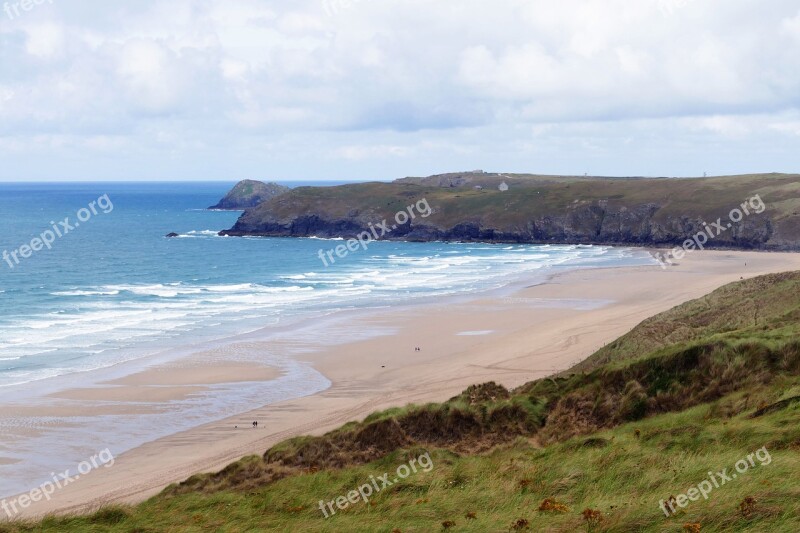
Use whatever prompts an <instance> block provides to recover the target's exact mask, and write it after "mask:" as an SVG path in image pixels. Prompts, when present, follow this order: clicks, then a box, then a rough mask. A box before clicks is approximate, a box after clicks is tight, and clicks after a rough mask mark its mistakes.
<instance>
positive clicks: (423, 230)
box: [222, 172, 800, 250]
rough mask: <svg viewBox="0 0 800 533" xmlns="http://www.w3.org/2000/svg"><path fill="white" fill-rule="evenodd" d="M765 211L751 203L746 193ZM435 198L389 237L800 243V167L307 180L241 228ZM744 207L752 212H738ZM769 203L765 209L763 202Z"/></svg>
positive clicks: (348, 219) (387, 214) (353, 214)
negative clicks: (692, 174)
mask: <svg viewBox="0 0 800 533" xmlns="http://www.w3.org/2000/svg"><path fill="white" fill-rule="evenodd" d="M754 199H757V200H758V206H757V207H759V209H749V208H747V205H746V202H748V200H750V201H751V202H750V205H751V206H753V207H756V203H755V202H754V201H753V200H754ZM422 200H425V201H427V203H428V204H429V205H430V206H431V208H432V212H431V214H430V216H428V217H425V218H420V217H417V218H412V219H411V220H408V221H405V220H403V221H399V222H398V223H397V227H396V228H393V231H392V232H391V235H390V236H387V237H386V238H391V239H396V240H411V241H432V240H445V241H462V242H468V241H482V242H510V243H536V244H625V245H639V246H645V245H661V246H673V245H681V244H683V243H684V242H685V241H686V240H687V239H690V238H692V237H693V236H695V235H697V234H698V233H700V232H706V233H707V232H708V231H709V228H712V229H713V227H714V226H713V223H715V222H717V223H718V224H719V226H717V228H718V229H716V230H714V231H713V232H714V235H713V237H712V238H709V239H707V241H708V242H707V243H705V244H704V246H706V247H709V248H737V249H758V250H800V176H797V175H788V174H757V175H743V176H724V177H713V178H687V179H676V178H647V179H644V178H603V177H585V176H537V175H526V174H489V173H484V172H467V173H460V174H444V175H438V176H430V177H427V178H405V179H401V180H397V181H395V182H392V183H378V182H375V183H359V184H349V185H342V186H337V187H299V188H296V189H292V190H291V191H290V192H288V193H285V194H281V195H279V196H277V197H275V198H272V199H270V200H268V201H265V202H263V203H260V204H259V205H257V206H256V207H253V208H252V209H249V210H248V211H246V212H245V213H244V214H243V215H242V216H241V217H240V218H239V220H238V221H237V223H236V225H235V226H234V227H233V228H231V229H229V230H226V231H224V232H222V233H223V234H225V235H232V236H273V237H282V236H292V237H311V236H316V237H344V238H352V237H355V236H357V235H358V234H359V233H361V232H363V231H367V230H368V229H369V227H370V224H373V225H375V224H379V223H381V222H382V221H388V222H389V224H391V225H394V224H395V222H394V220H395V219H396V215H397V214H398V213H400V212H402V211H404V210H405V208H406V206H408V205H409V204H410V203H413V202H418V201H422ZM743 204H745V209H744V211H746V213H743V216H741V217H739V216H738V215H737V216H736V217H733V218H731V216H730V215H731V213H732V212H733V211H734V210H736V209H741V208H742V206H743ZM762 206H763V209H761V208H760V207H762Z"/></svg>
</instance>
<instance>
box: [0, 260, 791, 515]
mask: <svg viewBox="0 0 800 533" xmlns="http://www.w3.org/2000/svg"><path fill="white" fill-rule="evenodd" d="M789 270H800V254H779V253H755V252H753V253H751V252H729V251H714V252H708V251H707V252H696V253H691V254H688V255H687V257H685V258H684V259H683V260H682V261H681V262H680V264H677V265H675V266H673V267H670V268H669V269H667V270H664V269H662V268H660V267H659V266H652V267H627V268H608V269H586V270H573V271H566V272H562V273H560V274H556V275H554V276H553V277H552V278H551V279H550V280H549V281H548V282H547V283H545V284H541V285H536V286H532V287H523V288H520V289H518V290H515V291H509V290H507V291H499V292H496V293H492V294H488V295H483V296H481V295H478V296H477V297H475V298H473V299H470V300H463V299H462V300H458V301H457V302H455V301H450V300H443V301H442V302H440V303H434V304H428V305H416V306H405V307H399V308H396V309H391V308H388V309H387V308H384V309H380V310H378V311H375V312H372V313H365V312H357V313H356V312H354V313H353V314H352V316H350V317H349V319H348V321H347V322H346V324H347V325H346V327H345V329H348V328H353V331H359V330H361V329H364V328H376V329H380V330H386V331H389V332H391V334H388V335H381V336H375V337H372V338H369V339H367V340H358V341H355V342H349V343H348V342H345V343H343V344H337V345H335V346H332V347H330V348H328V349H322V350H320V351H318V352H316V353H310V354H307V356H306V357H304V359H305V360H306V361H308V362H310V363H311V364H312V365H313V367H314V368H315V369H317V370H318V371H319V372H321V373H322V374H323V375H324V376H326V377H327V378H328V379H329V380H330V381H331V382H332V386H331V387H330V388H329V389H327V390H325V391H324V392H322V393H319V394H316V395H313V396H308V397H305V398H300V399H296V400H291V401H285V402H281V403H278V404H272V405H268V406H265V407H258V408H255V407H257V406H254V409H253V410H252V411H251V412H248V413H245V414H242V415H240V416H236V417H232V418H228V419H225V420H221V421H218V422H213V423H209V424H206V425H203V426H200V427H196V428H194V429H191V430H189V431H183V432H180V433H176V434H174V435H171V436H169V437H166V438H162V439H159V440H156V441H153V442H150V443H148V444H146V445H143V446H140V447H138V448H136V449H134V450H132V451H130V452H127V453H125V454H123V455H121V456H119V457H116V458H115V461H114V465H113V467H110V468H99V469H97V470H95V471H93V472H92V473H91V474H89V475H86V476H83V477H82V478H81V479H80V480H79V481H76V482H75V483H72V484H70V485H69V486H68V487H65V488H64V489H62V490H59V491H57V492H56V493H55V494H54V495H53V498H52V500H50V501H41V502H38V503H35V504H34V505H32V506H30V507H29V508H28V509H27V510H26V511H25V513H24V514H23V515H21V516H38V515H42V514H46V513H52V512H57V513H68V512H78V511H85V510H88V509H91V508H94V507H97V506H100V505H102V504H107V503H112V502H117V503H120V502H122V503H135V502H138V501H142V500H143V499H146V498H148V497H150V496H152V495H154V494H156V493H158V492H159V491H160V490H162V489H163V488H164V487H165V486H166V485H168V484H170V483H174V482H178V481H181V480H183V479H186V478H187V477H189V476H191V475H192V474H195V473H198V472H208V471H214V470H218V469H220V468H222V467H224V466H225V465H226V464H228V463H230V462H231V461H234V460H236V459H238V458H240V457H242V456H245V455H249V454H261V453H263V452H264V451H266V450H267V449H268V448H269V447H270V446H272V445H274V444H275V443H277V442H279V441H281V440H284V439H286V438H288V437H292V436H296V435H301V434H321V433H324V432H326V431H329V430H331V429H334V428H335V427H337V426H340V425H341V424H343V423H345V422H348V421H351V420H358V419H362V418H363V417H365V416H366V415H368V414H370V413H371V412H373V411H376V410H379V409H383V408H387V407H391V406H399V405H405V404H408V403H423V402H433V401H443V400H447V399H448V398H450V397H452V396H454V395H456V394H458V393H459V392H461V391H462V390H463V389H464V388H466V387H467V386H469V385H471V384H475V383H481V382H486V381H496V382H498V383H501V384H503V385H505V386H506V387H509V388H511V387H515V386H519V385H521V384H523V383H525V382H528V381H531V380H533V379H537V378H541V377H545V376H547V375H550V374H553V373H556V372H559V371H562V370H566V369H568V368H569V367H571V366H572V365H574V364H576V363H578V362H580V361H581V360H583V359H585V358H586V357H588V356H589V355H591V354H592V353H593V352H594V351H595V350H596V349H598V348H600V347H601V346H603V345H604V344H606V343H608V342H610V341H612V340H614V339H616V338H617V337H619V336H620V335H623V334H624V333H626V332H627V331H629V330H630V329H631V328H633V327H634V326H636V325H637V324H638V323H639V322H641V321H642V320H644V319H645V318H648V317H650V316H652V315H654V314H656V313H659V312H661V311H665V310H667V309H669V308H671V307H673V306H675V305H678V304H680V303H682V302H685V301H687V300H690V299H693V298H698V297H701V296H703V295H705V294H707V293H709V292H711V291H713V290H714V289H716V288H718V287H720V286H722V285H725V284H727V283H730V282H733V281H737V280H739V279H741V278H750V277H754V276H758V275H762V274H766V273H770V272H781V271H789ZM347 333H348V332H347V331H343V332H342V334H345V335H346V334H347ZM417 347H419V348H421V350H420V351H417V350H415V348H417ZM275 348H276V347H275V346H274V345H273V346H272V349H275ZM277 348H280V346H278V347H277ZM278 374H279V372H278V371H277V370H276V369H272V368H268V367H257V366H255V365H250V364H241V363H238V364H234V365H224V364H219V363H215V364H213V365H211V364H207V363H205V362H203V361H202V359H198V360H197V361H193V360H192V358H188V359H186V360H183V361H181V362H180V364H173V365H169V366H166V367H164V368H158V369H151V370H148V371H145V372H140V373H137V374H134V375H130V376H128V377H126V378H122V379H120V380H117V381H115V382H113V383H109V384H108V387H104V388H101V389H74V390H70V391H65V392H63V393H59V394H58V395H57V396H56V398H54V399H56V400H57V399H59V398H63V399H79V400H81V401H82V402H83V403H84V405H86V407H85V409H88V410H89V411H90V412H91V403H92V402H93V401H97V402H102V403H103V405H106V404H107V402H108V401H110V400H111V401H114V402H118V404H117V407H115V408H116V409H120V410H126V409H128V410H136V409H140V410H142V412H146V410H148V409H158V408H159V404H160V403H161V402H167V401H170V400H171V399H174V398H185V397H186V396H187V395H190V394H192V393H193V392H195V391H196V390H199V389H202V388H204V387H208V386H210V385H214V384H218V383H235V382H237V381H254V380H271V379H274V378H275V377H277V375H278ZM133 400H136V401H137V402H138V403H136V404H135V405H133V404H132V405H127V404H126V402H129V401H133ZM143 402H144V403H147V405H144V406H143V405H141V404H142V403H143ZM36 409H41V408H39V407H31V408H30V412H29V413H28V414H29V415H31V416H32V415H33V414H35V411H36ZM39 414H41V413H39ZM51 414H52V413H51ZM252 421H258V428H257V429H254V428H252V427H251V422H252ZM237 426H238V427H237ZM87 438H90V437H89V436H87ZM6 444H7V445H13V441H11V443H10V444H9V443H6ZM101 444H102V443H100V444H98V446H96V448H97V449H98V450H101V449H103V448H104V447H105V446H103V445H101ZM67 466H69V465H65V468H66V467H67ZM31 488H33V487H31Z"/></svg>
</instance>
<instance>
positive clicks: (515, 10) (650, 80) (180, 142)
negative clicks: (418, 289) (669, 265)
mask: <svg viewBox="0 0 800 533" xmlns="http://www.w3.org/2000/svg"><path fill="white" fill-rule="evenodd" d="M0 5H2V12H0V180H2V181H70V180H79V181H105V180H171V181H172V180H226V181H227V180H231V181H232V180H237V179H244V178H251V179H262V180H279V181H287V180H367V179H369V180H391V179H396V178H401V177H404V176H425V175H430V174H436V173H442V172H449V171H464V170H472V169H484V170H487V171H492V172H527V173H539V174H568V175H575V174H579V175H582V174H584V173H588V174H590V175H607V176H699V175H703V173H708V174H709V175H723V174H743V173H751V172H798V171H800V160H799V159H800V4H798V2H797V1H796V0H636V1H632V0H559V1H558V2H554V1H553V0H491V1H489V0H292V1H286V0H283V1H280V2H279V1H272V0H194V1H191V0H162V1H154V0H136V1H133V0H127V1H122V0H119V1H109V0H24V1H23V0H11V1H8V2H4V1H3V0H0Z"/></svg>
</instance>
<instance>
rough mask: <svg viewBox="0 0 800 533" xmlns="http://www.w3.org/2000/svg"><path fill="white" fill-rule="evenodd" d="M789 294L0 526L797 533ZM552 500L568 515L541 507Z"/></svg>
mask: <svg viewBox="0 0 800 533" xmlns="http://www.w3.org/2000/svg"><path fill="white" fill-rule="evenodd" d="M798 288H800V273H790V274H778V275H770V276H764V277H762V278H757V279H754V280H749V281H746V282H741V283H736V284H733V285H730V286H727V287H724V288H722V289H720V290H719V291H716V292H714V293H712V294H711V295H709V296H707V297H705V298H702V299H699V300H696V301H693V302H688V303H686V304H684V305H682V306H679V307H677V308H675V309H673V310H671V311H668V312H666V313H663V314H661V315H658V316H657V317H654V318H652V319H650V320H647V321H645V322H644V323H643V324H641V325H640V326H638V327H637V328H635V329H634V330H633V331H632V332H631V333H630V334H628V335H626V336H624V337H622V338H621V339H620V340H619V341H617V342H616V343H614V344H613V345H612V346H610V347H607V348H606V349H604V350H602V351H601V352H599V353H598V354H596V356H594V357H593V358H592V359H591V360H590V361H589V362H588V363H587V364H585V365H583V370H584V371H581V372H579V371H577V370H576V371H573V372H571V373H565V374H564V375H562V376H558V377H554V378H548V379H544V380H539V381H536V382H532V383H529V384H527V385H525V386H523V387H520V388H519V389H517V390H515V391H511V392H509V391H506V390H505V389H503V388H502V387H500V386H497V385H495V384H484V385H481V386H474V387H470V388H469V389H467V390H466V391H464V393H462V394H461V395H459V396H457V397H455V398H453V399H451V400H450V401H448V402H444V403H442V404H430V405H424V406H414V405H410V406H405V407H397V408H394V409H390V410H387V411H383V412H379V413H374V414H372V415H370V416H369V417H367V418H366V419H365V420H363V421H361V422H351V423H349V424H346V425H345V426H343V427H341V428H339V429H338V430H335V431H333V432H331V433H329V434H327V435H324V436H321V437H299V438H295V439H290V440H288V441H286V442H283V443H281V444H279V445H278V446H275V447H274V448H272V449H270V450H268V451H267V452H266V453H265V454H264V455H263V456H254V457H248V458H245V459H242V460H240V461H237V462H236V463H233V464H231V465H229V466H228V467H227V468H226V469H224V470H223V471H221V472H219V473H216V474H204V475H197V476H194V477H192V478H190V479H189V480H187V481H186V482H184V483H181V484H179V485H173V486H171V487H169V488H168V489H166V490H165V491H164V492H163V493H162V494H160V495H158V496H156V497H154V498H152V499H151V500H149V501H147V502H145V503H143V504H141V505H138V506H135V507H112V508H108V509H104V510H102V511H100V512H99V513H96V514H94V515H90V516H82V517H71V518H55V517H51V518H47V519H46V520H44V521H42V522H40V523H15V524H9V525H5V526H2V525H0V533H20V532H23V531H31V532H33V531H35V532H56V531H97V532H100V531H103V532H105V531H113V532H127V533H134V532H136V533H146V532H154V533H155V532H162V531H165V532H169V531H176V532H177V531H188V532H192V531H197V532H200V531H219V532H245V531H321V532H325V531H330V532H334V531H342V532H345V531H346V532H350V531H376V532H384V531H385V532H387V533H388V532H393V531H402V532H412V531H420V532H428V531H440V530H449V531H465V532H466V531H473V532H487V531H488V532H493V531H498V532H500V531H515V530H517V531H524V530H528V531H553V532H556V531H563V532H575V531H614V532H616V531H620V532H622V531H631V532H633V531H645V532H646V531H653V532H662V531H675V532H679V531H682V530H683V528H684V525H685V524H700V525H701V526H702V531H703V532H708V531H710V532H716V531H720V532H721V531H753V532H773V531H774V532H796V531H800V481H798V477H797V473H798V472H800V343H799V342H798V338H799V337H800V315H798V309H800V290H798ZM765 447H766V449H767V450H768V452H769V454H770V456H771V461H772V462H771V463H770V464H768V465H767V464H764V465H759V466H756V467H753V468H751V469H750V470H749V471H748V472H746V473H744V474H740V475H739V477H738V478H737V479H733V480H731V481H730V482H728V483H726V484H725V485H723V486H721V487H719V488H717V489H715V490H713V492H711V494H710V497H709V499H708V500H703V499H701V500H700V501H695V502H690V503H689V505H688V506H687V507H686V508H685V509H681V510H679V512H678V513H677V515H675V516H671V517H669V518H667V517H665V516H664V514H663V512H662V511H661V510H660V509H659V502H660V501H661V500H668V499H669V498H670V497H672V496H678V495H679V494H685V493H686V492H687V491H688V489H689V488H690V487H694V486H697V485H698V484H700V483H701V482H703V481H704V480H706V479H707V477H708V472H709V471H713V472H719V471H721V470H722V469H727V470H728V472H729V473H732V472H733V470H734V469H733V467H734V465H735V463H736V462H737V461H739V460H740V459H744V458H746V457H747V456H748V455H749V454H751V453H754V452H755V451H756V450H759V449H762V448H765ZM423 453H430V456H431V457H432V459H433V463H434V467H433V469H432V470H431V471H430V472H421V471H420V472H418V473H416V474H412V475H411V476H410V477H408V478H407V479H406V480H404V481H402V482H399V483H397V484H395V485H393V486H391V487H389V488H387V489H385V490H384V491H382V492H380V493H378V494H376V495H374V496H373V498H372V499H371V501H370V503H369V504H365V503H363V502H359V503H356V504H354V505H351V506H350V507H349V508H348V509H346V510H344V511H338V512H337V514H336V515H335V516H333V517H330V518H328V519H326V518H325V517H324V516H323V514H322V512H321V511H320V510H319V508H318V502H319V501H320V500H324V501H331V500H334V499H336V498H337V497H339V496H344V495H346V494H347V493H348V492H349V491H351V490H354V489H356V488H357V487H359V486H361V485H363V484H365V483H368V482H369V480H370V476H375V477H379V476H380V475H382V474H384V473H394V472H395V471H396V469H397V467H398V466H400V465H402V464H405V463H407V462H408V461H409V460H410V459H411V458H416V457H419V456H420V455H421V454H423ZM757 464H758V463H757ZM547 499H552V500H554V501H556V502H558V503H559V504H561V505H562V506H563V510H564V512H552V511H551V512H547V511H540V506H541V505H542V502H544V501H545V500H547ZM587 509H588V510H594V511H599V512H600V513H601V516H602V520H600V521H599V522H597V523H594V524H590V523H588V522H587V521H586V520H585V519H584V516H583V515H582V513H583V511H584V510H587ZM445 525H448V526H449V527H447V528H445ZM514 526H515V527H516V529H514Z"/></svg>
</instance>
